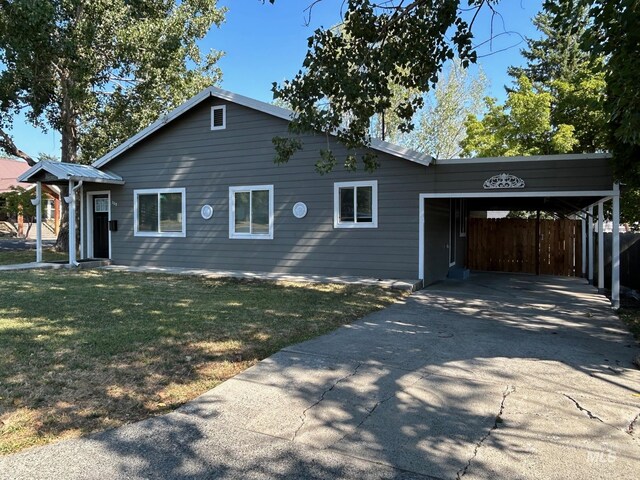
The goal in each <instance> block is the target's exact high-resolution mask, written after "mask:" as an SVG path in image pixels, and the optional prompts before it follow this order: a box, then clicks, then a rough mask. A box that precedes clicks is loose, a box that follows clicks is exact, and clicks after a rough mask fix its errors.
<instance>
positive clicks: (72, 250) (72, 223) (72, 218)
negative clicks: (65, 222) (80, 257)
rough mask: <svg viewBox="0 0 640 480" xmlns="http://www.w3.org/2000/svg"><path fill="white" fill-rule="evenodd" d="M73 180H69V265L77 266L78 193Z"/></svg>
mask: <svg viewBox="0 0 640 480" xmlns="http://www.w3.org/2000/svg"><path fill="white" fill-rule="evenodd" d="M73 187H74V185H73V180H69V196H68V197H67V198H68V204H69V265H75V264H76V192H75V190H74V189H73Z"/></svg>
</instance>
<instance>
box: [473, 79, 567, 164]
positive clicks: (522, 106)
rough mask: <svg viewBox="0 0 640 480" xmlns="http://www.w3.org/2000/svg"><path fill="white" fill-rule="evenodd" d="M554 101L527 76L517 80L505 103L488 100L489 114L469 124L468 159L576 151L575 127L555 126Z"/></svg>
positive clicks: (474, 119) (549, 94)
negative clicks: (553, 118)
mask: <svg viewBox="0 0 640 480" xmlns="http://www.w3.org/2000/svg"><path fill="white" fill-rule="evenodd" d="M553 101H554V98H553V95H552V94H551V93H549V92H548V91H544V90H541V89H539V88H537V87H535V86H534V85H533V84H532V83H531V81H530V80H529V79H528V78H527V77H526V76H524V75H523V76H521V77H520V78H518V79H517V82H516V87H515V88H513V89H510V90H509V91H508V93H507V99H506V101H505V102H504V104H499V103H498V102H497V101H496V100H495V99H493V98H487V99H486V100H485V102H486V107H487V111H486V113H485V114H484V116H483V117H482V119H478V118H477V117H476V116H473V115H472V116H470V117H469V118H468V119H467V121H466V130H467V138H465V139H464V140H463V141H462V142H461V146H462V147H463V153H464V155H466V156H472V155H473V156H479V157H494V156H503V155H504V156H513V155H549V154H554V153H568V152H571V151H573V149H574V146H575V145H577V143H578V140H577V139H576V136H575V128H574V126H573V125H568V124H560V125H554V124H553V122H552V118H551V109H552V104H553Z"/></svg>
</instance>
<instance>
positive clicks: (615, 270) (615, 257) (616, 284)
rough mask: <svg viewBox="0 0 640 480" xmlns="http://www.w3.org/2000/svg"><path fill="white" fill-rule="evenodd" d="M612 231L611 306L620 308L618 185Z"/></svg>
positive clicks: (616, 186) (616, 185)
mask: <svg viewBox="0 0 640 480" xmlns="http://www.w3.org/2000/svg"><path fill="white" fill-rule="evenodd" d="M613 189H614V191H615V194H614V196H613V211H612V213H611V214H612V216H613V218H612V221H613V227H612V228H613V231H612V232H611V240H612V241H611V304H612V306H613V308H614V309H615V310H617V309H618V308H620V184H618V183H615V184H614V185H613Z"/></svg>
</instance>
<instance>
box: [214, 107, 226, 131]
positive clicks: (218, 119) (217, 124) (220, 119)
mask: <svg viewBox="0 0 640 480" xmlns="http://www.w3.org/2000/svg"><path fill="white" fill-rule="evenodd" d="M226 126H227V107H226V106H225V105H221V106H219V107H211V130H223V129H224V128H226Z"/></svg>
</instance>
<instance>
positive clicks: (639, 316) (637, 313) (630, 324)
mask: <svg viewBox="0 0 640 480" xmlns="http://www.w3.org/2000/svg"><path fill="white" fill-rule="evenodd" d="M618 314H619V316H620V319H621V320H622V321H623V322H624V323H625V325H626V326H627V328H628V329H629V331H630V332H631V333H632V334H633V336H634V337H635V339H636V340H637V341H638V342H640V309H638V308H623V309H621V310H620V312H618Z"/></svg>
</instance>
